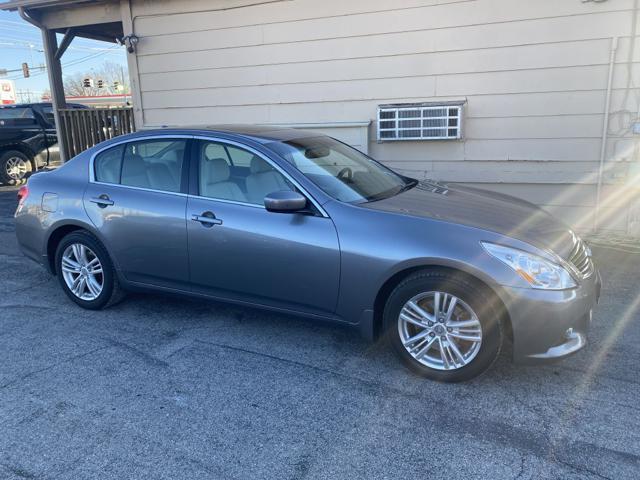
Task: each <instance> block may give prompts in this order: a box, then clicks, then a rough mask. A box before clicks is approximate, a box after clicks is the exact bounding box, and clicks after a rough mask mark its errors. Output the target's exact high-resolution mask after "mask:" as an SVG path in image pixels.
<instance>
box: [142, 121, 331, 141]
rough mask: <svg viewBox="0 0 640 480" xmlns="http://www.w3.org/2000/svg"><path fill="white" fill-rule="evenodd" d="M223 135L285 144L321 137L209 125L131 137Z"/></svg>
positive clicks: (281, 130)
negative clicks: (305, 138)
mask: <svg viewBox="0 0 640 480" xmlns="http://www.w3.org/2000/svg"><path fill="white" fill-rule="evenodd" d="M216 133H220V134H224V135H227V136H229V135H231V136H237V137H240V138H247V139H250V140H253V141H256V142H258V143H271V142H286V141H288V140H293V139H296V138H304V137H318V136H322V135H321V134H318V133H316V132H309V131H305V130H299V129H294V128H284V127H278V126H270V125H210V126H192V127H180V128H176V127H163V128H156V129H152V130H140V131H138V132H136V133H134V134H132V136H138V135H149V134H161V135H176V134H182V135H185V134H186V135H203V134H204V135H211V134H216Z"/></svg>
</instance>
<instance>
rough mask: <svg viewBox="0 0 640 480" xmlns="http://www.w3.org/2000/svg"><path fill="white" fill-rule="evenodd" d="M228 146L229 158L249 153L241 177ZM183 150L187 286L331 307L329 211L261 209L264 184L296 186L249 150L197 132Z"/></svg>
mask: <svg viewBox="0 0 640 480" xmlns="http://www.w3.org/2000/svg"><path fill="white" fill-rule="evenodd" d="M234 151H235V155H237V156H238V161H236V164H238V163H242V161H241V160H240V157H243V156H244V157H245V158H246V156H247V154H249V157H250V158H252V160H251V166H250V167H249V166H248V165H247V166H246V167H243V168H248V169H249V170H250V173H249V175H248V176H247V177H246V178H242V176H238V175H234V174H233V173H234V171H233V169H234V163H233V155H234ZM191 152H192V162H191V175H192V182H191V188H192V189H193V191H192V193H194V194H193V195H190V196H189V199H188V205H187V231H188V237H189V257H190V265H191V283H192V288H193V290H194V291H195V292H197V293H204V294H207V295H213V296H217V297H223V298H228V299H232V300H236V301H246V302H251V303H257V304H262V305H267V306H271V307H276V308H284V309H288V310H294V311H298V312H305V313H310V314H319V315H330V314H331V313H333V312H334V310H335V306H336V301H337V296H338V285H339V283H338V282H339V275H340V251H339V245H338V237H337V233H336V230H335V227H334V224H333V222H332V221H331V219H330V218H328V217H327V216H326V215H323V214H322V213H320V211H315V213H288V214H284V213H271V212H268V211H267V210H266V209H265V208H264V205H263V202H262V198H264V195H266V194H267V193H271V192H270V191H269V190H270V189H273V190H281V189H294V188H298V189H299V187H297V186H296V185H294V183H293V182H292V179H291V178H290V177H285V176H284V175H283V174H282V173H281V172H280V171H279V170H277V169H276V168H274V166H273V164H272V163H271V162H270V161H269V160H267V159H266V157H261V155H260V154H258V152H257V151H254V150H252V149H250V148H248V147H243V146H241V145H239V144H234V145H230V144H229V143H228V142H222V141H208V140H200V141H198V142H196V143H194V146H193V148H192V150H191ZM246 163H248V162H246ZM259 190H261V191H260V192H258V191H259ZM302 193H303V194H304V192H302ZM258 197H260V200H259V201H258V200H256V198H258ZM312 208H313V207H312Z"/></svg>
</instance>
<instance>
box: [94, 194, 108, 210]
mask: <svg viewBox="0 0 640 480" xmlns="http://www.w3.org/2000/svg"><path fill="white" fill-rule="evenodd" d="M89 201H90V202H92V203H95V204H97V205H98V206H99V207H100V208H104V207H107V206H111V205H113V200H111V199H110V198H109V197H108V196H107V195H100V196H99V197H93V198H91V199H90V200H89Z"/></svg>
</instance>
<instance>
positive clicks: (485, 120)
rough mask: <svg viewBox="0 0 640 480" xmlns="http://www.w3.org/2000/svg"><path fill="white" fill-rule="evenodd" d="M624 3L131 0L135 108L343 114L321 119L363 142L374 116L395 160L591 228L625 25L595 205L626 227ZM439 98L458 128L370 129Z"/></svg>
mask: <svg viewBox="0 0 640 480" xmlns="http://www.w3.org/2000/svg"><path fill="white" fill-rule="evenodd" d="M633 8H634V0H608V1H605V2H600V3H596V2H583V1H581V0H560V1H559V0H536V1H531V0H457V1H456V0H440V1H438V0H399V1H396V2H389V1H388V0H350V1H344V0H322V1H319V0H284V1H270V2H265V1H263V2H258V1H256V0H235V1H234V0H208V1H207V0H185V1H180V2H178V1H170V0H165V1H155V2H149V1H135V0H134V1H133V7H132V14H133V17H134V18H133V25H134V29H135V32H136V34H137V35H139V36H140V37H141V41H140V43H139V47H138V56H137V66H138V71H139V81H140V90H141V92H140V93H141V103H142V109H143V116H144V122H145V125H147V126H152V125H162V124H167V125H176V124H178V125H180V124H182V125H184V124H212V123H273V124H283V123H284V124H310V123H311V124H318V123H330V124H335V123H341V122H342V123H347V124H349V123H353V124H354V126H353V128H354V129H356V130H354V131H349V127H345V128H334V127H331V129H330V130H329V131H330V132H331V133H334V134H335V135H337V136H340V137H342V138H345V139H347V140H349V141H352V140H350V139H357V141H358V142H360V143H362V142H363V134H362V128H363V127H362V126H361V125H362V123H367V122H372V124H371V127H370V128H369V135H368V151H369V153H370V154H372V155H373V156H374V157H376V158H378V159H380V160H382V161H384V162H385V163H387V164H389V165H391V166H392V167H395V168H397V169H399V170H401V171H403V172H406V173H409V174H412V175H415V176H417V177H431V178H437V179H442V180H445V181H455V182H466V183H473V184H478V185H482V186H485V187H487V188H492V189H494V190H499V191H503V192H507V193H511V194H514V195H517V196H520V197H523V198H526V199H528V200H531V201H533V202H535V203H538V204H540V205H543V206H545V207H547V208H549V209H550V210H552V211H553V212H554V213H557V214H558V215H560V216H562V217H563V218H565V219H566V220H568V221H569V222H571V223H572V224H574V225H576V226H578V227H581V228H582V229H587V228H589V227H590V226H591V223H592V221H593V212H594V204H595V191H596V187H595V183H596V181H597V171H598V161H599V156H600V148H601V135H602V125H603V120H604V105H605V94H606V86H607V74H608V63H609V56H610V49H611V44H612V40H611V38H612V37H619V43H618V50H617V54H616V58H615V69H614V78H613V90H612V103H611V108H610V111H611V112H612V113H611V117H610V118H611V125H610V139H609V143H608V148H607V152H606V153H607V158H608V163H607V169H606V175H605V183H606V185H605V188H604V193H605V201H606V203H605V205H604V208H603V212H604V214H605V216H606V221H607V222H608V224H609V225H610V226H612V227H613V228H616V229H619V230H626V229H627V228H628V226H629V225H630V224H631V223H632V220H633V218H630V215H632V214H630V213H629V208H628V206H629V205H630V204H631V202H630V195H632V193H633V192H632V189H629V188H628V187H629V185H630V184H631V182H632V181H631V177H632V176H633V171H634V170H633V169H634V165H633V164H634V162H636V164H637V149H638V146H637V141H636V140H635V139H634V137H633V136H632V134H631V132H630V129H629V126H630V122H631V120H632V119H633V118H636V116H637V112H638V101H639V97H640V89H638V86H637V83H636V82H637V80H635V81H634V79H638V78H640V41H638V40H636V41H635V42H634V41H632V37H633V35H634V33H635V29H634V25H633V21H634V18H635V16H634V12H633ZM438 100H466V104H465V116H464V124H463V125H464V139H463V140H461V141H432V142H395V143H376V141H375V115H376V107H377V105H378V104H381V103H396V102H423V101H438ZM356 124H357V125H356ZM320 128H321V127H320ZM325 131H326V129H325ZM366 141H367V140H366V135H365V139H364V142H365V143H366ZM352 142H353V141H352ZM360 147H361V148H365V147H363V146H362V145H360ZM365 149H366V148H365ZM637 183H638V185H640V179H639V180H638V181H637Z"/></svg>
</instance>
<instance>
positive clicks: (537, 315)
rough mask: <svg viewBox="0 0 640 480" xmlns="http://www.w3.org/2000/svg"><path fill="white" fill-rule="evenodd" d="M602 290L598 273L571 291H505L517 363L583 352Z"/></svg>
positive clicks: (509, 289) (547, 359) (515, 289)
mask: <svg viewBox="0 0 640 480" xmlns="http://www.w3.org/2000/svg"><path fill="white" fill-rule="evenodd" d="M600 289H601V280H600V274H599V273H598V272H597V271H596V272H595V273H594V274H593V275H592V276H591V277H590V278H588V279H587V280H585V281H583V283H582V284H581V285H580V286H579V287H578V288H575V289H572V290H561V291H545V290H535V289H530V288H511V287H507V288H503V289H502V292H501V296H502V300H503V302H504V304H505V306H506V307H507V311H508V313H509V317H510V320H511V327H512V331H513V356H514V360H515V361H516V362H520V363H538V362H545V361H553V360H558V359H561V358H564V357H566V356H568V355H571V354H573V353H575V352H577V351H579V350H580V349H582V348H584V346H585V345H586V344H587V332H588V330H589V326H590V324H591V318H592V313H593V308H594V307H595V306H596V304H597V303H598V300H599V297H600Z"/></svg>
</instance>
